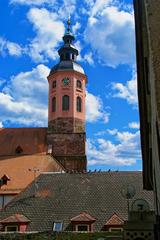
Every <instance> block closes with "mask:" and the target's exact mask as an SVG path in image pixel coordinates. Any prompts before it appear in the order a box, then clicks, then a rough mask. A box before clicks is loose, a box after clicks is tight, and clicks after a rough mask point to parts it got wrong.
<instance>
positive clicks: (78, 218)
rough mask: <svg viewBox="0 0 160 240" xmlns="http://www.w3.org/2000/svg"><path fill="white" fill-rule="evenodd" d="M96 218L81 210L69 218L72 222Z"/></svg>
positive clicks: (90, 220)
mask: <svg viewBox="0 0 160 240" xmlns="http://www.w3.org/2000/svg"><path fill="white" fill-rule="evenodd" d="M95 220H96V219H95V218H94V217H92V216H91V215H90V214H89V213H87V212H82V213H80V214H79V215H77V216H75V217H73V218H72V219H71V221H72V222H93V221H95Z"/></svg>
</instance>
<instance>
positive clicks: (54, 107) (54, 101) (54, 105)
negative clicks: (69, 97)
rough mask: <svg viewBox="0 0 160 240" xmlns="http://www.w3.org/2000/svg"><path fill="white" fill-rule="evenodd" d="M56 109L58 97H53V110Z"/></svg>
mask: <svg viewBox="0 0 160 240" xmlns="http://www.w3.org/2000/svg"><path fill="white" fill-rule="evenodd" d="M55 111H56V97H53V98H52V112H55Z"/></svg>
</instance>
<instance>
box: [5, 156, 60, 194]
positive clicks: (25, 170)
mask: <svg viewBox="0 0 160 240" xmlns="http://www.w3.org/2000/svg"><path fill="white" fill-rule="evenodd" d="M33 168H37V169H39V172H37V176H38V175H39V174H40V173H41V172H61V171H62V170H63V169H62V167H61V166H60V165H59V164H58V163H57V162H56V160H55V159H54V158H52V157H51V156H50V155H46V154H45V153H44V154H36V155H25V156H19V157H16V156H13V157H10V158H8V157H5V158H4V157H0V177H1V176H3V175H4V174H6V175H7V176H8V177H9V178H10V181H8V182H7V185H3V186H2V187H1V189H0V194H2V193H3V194H14V193H15V194H17V193H19V192H20V191H22V190H23V189H24V188H25V187H26V186H27V185H28V184H29V183H30V182H32V181H33V180H34V173H33V171H29V169H33Z"/></svg>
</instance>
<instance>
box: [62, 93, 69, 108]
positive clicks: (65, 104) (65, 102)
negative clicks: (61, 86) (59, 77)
mask: <svg viewBox="0 0 160 240" xmlns="http://www.w3.org/2000/svg"><path fill="white" fill-rule="evenodd" d="M62 110H63V111H66V110H69V96H68V95H64V96H63V97H62Z"/></svg>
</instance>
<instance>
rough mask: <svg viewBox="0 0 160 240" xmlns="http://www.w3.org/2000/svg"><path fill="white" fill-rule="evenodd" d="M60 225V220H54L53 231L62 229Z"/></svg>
mask: <svg viewBox="0 0 160 240" xmlns="http://www.w3.org/2000/svg"><path fill="white" fill-rule="evenodd" d="M62 225H63V223H62V221H56V222H54V225H53V231H54V232H60V231H62Z"/></svg>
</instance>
